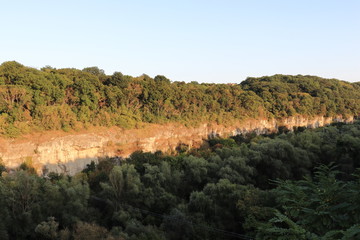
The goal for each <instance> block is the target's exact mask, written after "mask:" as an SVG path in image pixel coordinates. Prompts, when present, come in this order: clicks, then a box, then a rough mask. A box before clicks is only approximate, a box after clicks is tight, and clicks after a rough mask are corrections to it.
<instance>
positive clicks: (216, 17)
mask: <svg viewBox="0 0 360 240" xmlns="http://www.w3.org/2000/svg"><path fill="white" fill-rule="evenodd" d="M0 6H1V8H0V29H1V30H0V63H2V62H4V61H12V60H15V61H17V62H20V63H22V64H24V65H26V66H30V67H35V68H41V67H44V66H46V65H50V66H52V67H55V68H65V67H73V68H78V69H83V68H84V67H91V66H98V67H99V68H101V69H104V70H105V73H106V74H112V73H113V72H115V71H119V72H122V73H123V74H127V75H132V76H139V75H141V74H143V73H145V74H147V75H149V76H151V77H154V76H156V75H158V74H159V75H165V76H166V77H168V78H169V79H171V80H172V81H185V82H191V81H198V82H209V83H238V82H241V81H243V80H245V79H246V78H247V77H260V76H265V75H273V74H292V75H296V74H302V75H316V76H321V77H325V78H337V79H341V80H346V81H351V82H355V81H360V1H358V0H345V1H341V0H316V1H314V0H301V1H300V0H299V1H289V0H263V1H261V0H252V1H250V0H247V1H245V0H217V1H215V0H181V1H180V0H178V1H175V0H173V1H171V0H163V1H160V0H151V1H150V0H148V1H145V0H143V1H140V0H131V1H130V0H129V1H120V0H86V1H84V0H72V1H69V0H62V1H51V0H46V1H45V0H32V1H29V0H17V1H5V0H0Z"/></svg>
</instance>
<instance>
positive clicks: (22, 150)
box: [0, 116, 354, 175]
mask: <svg viewBox="0 0 360 240" xmlns="http://www.w3.org/2000/svg"><path fill="white" fill-rule="evenodd" d="M353 120H354V118H352V117H350V118H342V117H336V118H332V117H322V116H318V117H312V118H310V117H303V116H296V117H289V118H285V119H249V120H245V121H241V122H237V123H235V124H233V125H231V126H224V125H219V124H215V123H205V124H201V125H199V126H198V127H185V126H183V125H180V124H165V125H159V124H147V125H146V126H145V127H144V128H141V129H131V130H123V129H120V128H117V127H111V128H93V129H89V130H87V131H82V132H73V133H66V132H61V131H47V132H43V133H34V134H31V135H27V136H23V137H21V138H18V139H4V138H3V139H0V158H1V159H2V161H3V163H4V164H5V165H6V166H7V167H9V168H16V167H17V166H19V165H20V164H21V163H22V162H24V161H31V162H32V163H33V165H34V167H35V168H36V169H37V170H38V172H39V173H41V172H42V171H43V170H44V169H46V171H54V172H66V173H68V174H70V175H73V174H75V173H76V172H79V171H81V170H82V169H83V168H84V167H85V166H86V164H88V163H90V162H91V161H97V160H98V158H99V157H105V156H110V157H112V156H121V157H127V156H129V155H130V154H131V153H132V152H134V151H137V150H142V151H150V152H154V151H157V150H161V151H164V152H167V151H173V150H174V149H175V148H176V147H177V146H178V145H179V144H180V143H182V144H187V145H188V146H189V147H199V146H200V145H201V144H202V142H203V141H204V139H207V138H209V137H213V136H222V137H227V136H231V135H237V134H243V133H248V132H256V133H257V134H261V133H269V132H275V131H277V130H278V128H279V127H286V128H288V129H293V127H309V128H316V127H321V126H324V125H328V124H330V123H332V122H353Z"/></svg>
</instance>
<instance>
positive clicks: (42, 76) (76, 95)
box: [0, 62, 360, 146]
mask: <svg viewBox="0 0 360 240" xmlns="http://www.w3.org/2000/svg"><path fill="white" fill-rule="evenodd" d="M359 90H360V86H359V84H357V83H347V82H343V81H339V80H335V79H323V78H320V77H315V76H301V75H297V76H288V75H274V76H271V77H261V78H248V79H246V80H245V81H243V82H241V83H240V84H234V85H227V84H198V83H194V82H192V83H188V84H186V83H184V82H171V81H170V80H169V79H167V78H166V77H165V76H162V75H157V76H155V77H154V78H151V77H149V76H147V75H142V76H139V77H131V76H128V75H123V74H122V73H121V72H115V73H114V74H112V75H105V73H104V71H103V70H101V69H99V68H98V67H88V68H84V69H83V70H77V69H73V68H68V69H55V68H51V67H44V68H42V69H41V70H37V69H34V68H30V67H26V66H23V65H21V64H20V63H17V62H4V63H3V64H1V65H0V134H1V135H3V136H7V137H12V138H14V137H18V136H20V135H21V134H24V133H27V132H29V131H31V130H32V131H35V130H59V129H62V130H64V131H70V130H72V129H75V130H76V129H78V128H81V127H88V126H91V125H94V126H119V127H122V128H135V127H136V126H138V125H139V124H140V123H141V122H149V123H165V122H180V123H183V124H186V125H195V124H197V123H201V122H209V121H215V122H217V123H223V124H227V123H229V122H231V121H232V120H243V119H246V118H255V117H267V118H272V117H274V118H281V117H289V116H296V115H305V116H315V115H320V116H331V117H337V116H340V115H341V116H358V115H359V112H360V111H359V110H360V107H359V106H360V93H359V92H360V91H359ZM219 144H220V143H219ZM222 144H225V145H226V146H227V145H228V144H230V145H231V144H232V143H231V142H229V141H227V142H226V141H225V142H223V143H222Z"/></svg>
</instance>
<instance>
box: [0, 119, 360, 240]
mask: <svg viewBox="0 0 360 240" xmlns="http://www.w3.org/2000/svg"><path fill="white" fill-rule="evenodd" d="M359 156H360V123H359V122H357V123H354V124H349V125H345V124H340V123H337V124H334V125H332V126H328V127H324V128H318V129H307V130H303V129H299V131H298V132H288V133H282V134H272V135H262V136H256V135H254V134H248V135H247V136H235V137H232V138H229V139H220V138H215V139H211V140H209V141H208V142H207V144H204V146H203V147H201V148H199V149H179V154H178V155H176V156H173V155H166V154H164V153H161V152H156V153H143V152H135V153H133V154H132V155H131V156H130V157H129V158H127V159H123V160H121V161H119V159H117V158H112V159H103V160H101V161H100V162H99V163H98V164H95V163H94V162H92V163H91V164H89V165H88V166H87V167H86V168H85V169H84V170H83V172H82V173H78V174H76V175H75V176H65V175H62V174H56V173H49V174H48V175H47V176H46V177H41V176H38V175H36V174H35V170H34V169H33V168H32V167H31V165H28V164H22V165H21V166H20V167H19V169H18V170H17V171H15V172H10V173H8V172H6V169H5V168H4V166H1V164H0V173H1V172H3V173H2V175H1V176H0V216H1V219H0V220H1V221H0V239H2V240H7V239H53V240H55V239H61V240H81V239H87V240H92V239H94V240H100V239H107V240H111V239H119V240H120V239H129V240H142V239H143V240H145V239H148V240H155V239H159V240H160V239H171V240H189V239H194V240H203V239H209V240H210V239H211V240H216V239H219V240H220V239H260V240H263V239H284V240H285V239H286V240H308V239H313V240H321V239H323V240H325V239H326V240H332V239H333V240H338V239H343V240H348V239H359V238H360V195H359V192H360V174H359V167H360V159H359Z"/></svg>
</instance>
